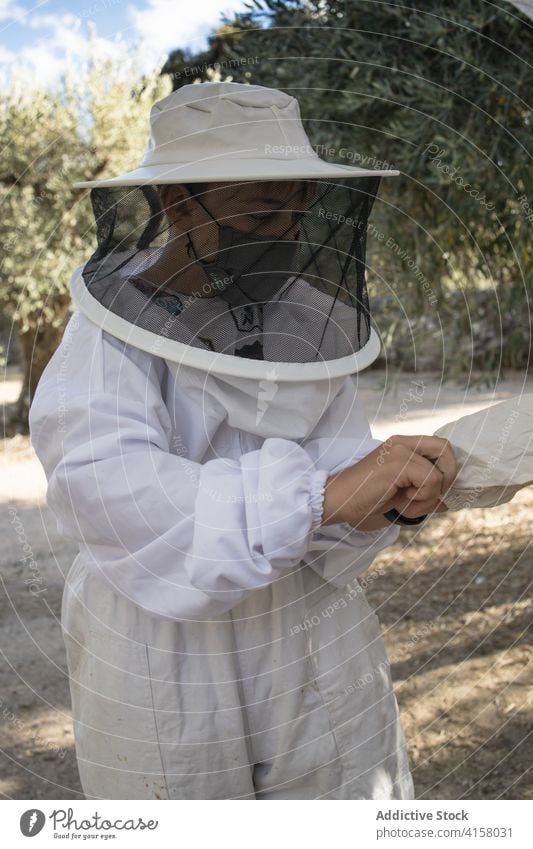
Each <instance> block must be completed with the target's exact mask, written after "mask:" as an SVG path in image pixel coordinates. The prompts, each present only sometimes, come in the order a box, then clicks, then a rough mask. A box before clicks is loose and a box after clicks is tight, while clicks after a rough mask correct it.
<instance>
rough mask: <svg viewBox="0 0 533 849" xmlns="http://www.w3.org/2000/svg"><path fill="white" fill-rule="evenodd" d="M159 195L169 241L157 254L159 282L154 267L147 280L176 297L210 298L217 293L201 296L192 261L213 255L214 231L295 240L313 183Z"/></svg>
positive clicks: (172, 190) (180, 189) (205, 186)
mask: <svg viewBox="0 0 533 849" xmlns="http://www.w3.org/2000/svg"><path fill="white" fill-rule="evenodd" d="M159 195H160V199H161V205H162V207H163V209H164V211H165V214H166V217H167V219H168V221H169V241H168V244H167V246H166V247H165V250H164V251H163V252H162V257H163V256H164V269H163V268H162V269H161V270H162V271H163V277H161V272H160V271H159V270H158V268H157V267H155V266H154V267H152V268H151V269H150V274H149V276H150V279H151V280H152V281H153V282H157V283H159V284H160V285H164V286H165V287H166V288H168V289H173V290H174V291H177V292H180V293H186V294H193V293H194V294H198V295H200V296H203V297H212V296H215V295H216V294H217V292H216V291H215V290H213V291H212V294H211V293H210V292H209V290H207V292H206V288H205V282H206V278H205V276H204V274H203V272H202V270H201V268H200V267H199V266H198V265H197V264H196V263H195V262H194V260H195V259H197V258H213V257H215V256H216V254H217V252H218V250H219V227H231V228H233V229H234V230H237V231H239V232H240V233H246V234H253V235H254V236H257V237H258V238H263V239H265V238H266V239H268V237H272V240H273V241H274V240H275V239H276V238H280V239H281V238H282V239H283V240H290V239H297V238H298V236H299V224H298V217H299V214H300V213H301V212H303V211H305V210H307V209H308V208H309V206H310V204H311V202H312V200H313V198H314V196H315V184H314V182H313V181H309V180H299V181H295V180H277V181H257V182H245V183H235V182H232V183H201V184H200V183H198V184H194V185H182V184H166V185H162V186H161V187H160V190H159ZM158 265H159V266H161V262H159V263H158ZM170 268H171V269H172V271H169V269H170Z"/></svg>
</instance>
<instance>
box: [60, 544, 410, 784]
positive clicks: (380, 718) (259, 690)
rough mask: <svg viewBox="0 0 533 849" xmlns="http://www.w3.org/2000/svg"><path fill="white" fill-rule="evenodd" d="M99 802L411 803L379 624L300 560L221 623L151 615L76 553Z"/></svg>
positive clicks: (87, 760)
mask: <svg viewBox="0 0 533 849" xmlns="http://www.w3.org/2000/svg"><path fill="white" fill-rule="evenodd" d="M62 627H63V635H64V640H65V645H66V650H67V661H68V668H69V674H70V688H71V697H72V712H73V721H74V735H75V745H76V754H77V758H78V764H79V771H80V778H81V783H82V787H83V792H84V794H85V796H86V797H87V798H90V799H412V798H414V788H413V782H412V777H411V774H410V771H409V763H408V757H407V752H406V745H405V738H404V734H403V730H402V727H401V723H400V717H399V712H398V706H397V702H396V698H395V695H394V692H393V688H392V681H391V677H390V671H389V663H388V659H387V655H386V651H385V647H384V644H383V640H382V637H381V631H380V626H379V620H378V618H377V616H376V615H375V614H374V613H373V612H372V611H371V609H370V607H369V605H368V602H367V601H366V599H365V596H364V593H363V591H362V589H361V587H360V585H359V584H358V583H357V581H352V583H351V584H350V585H349V586H348V587H346V588H344V589H338V588H334V587H333V586H332V585H331V584H328V583H326V582H324V581H323V580H322V579H321V578H320V577H319V576H318V575H317V574H316V573H315V572H314V571H313V570H312V569H310V568H309V567H307V566H303V565H302V566H300V567H298V568H296V569H294V570H293V571H292V572H289V573H288V574H287V575H286V576H284V577H283V578H281V579H279V580H277V581H276V582H274V583H273V584H270V585H269V586H266V587H265V588H264V589H260V590H258V591H257V592H255V593H253V594H252V595H251V596H249V597H248V598H247V599H246V600H245V601H244V602H242V603H241V604H239V605H238V606H237V607H235V608H233V609H232V611H231V612H230V613H228V614H225V615H224V616H222V617H221V618H220V619H219V620H216V621H208V622H196V621H191V622H178V621H176V622H174V621H169V620H164V619H160V618H156V617H152V616H150V615H148V614H147V613H145V612H144V611H143V610H142V609H141V608H140V607H138V606H137V605H135V604H133V603H132V602H130V601H129V600H128V599H127V598H125V597H124V596H122V595H120V594H118V593H116V592H114V590H113V589H112V588H111V587H110V586H109V585H108V584H107V583H105V582H103V581H101V580H100V579H99V577H98V576H95V575H93V574H91V573H90V572H89V570H88V568H87V565H86V563H85V562H84V560H83V558H82V556H81V555H79V556H78V557H77V558H76V560H75V561H74V563H73V564H72V566H71V568H70V571H69V573H68V576H67V582H66V585H65V589H64V594H63V604H62Z"/></svg>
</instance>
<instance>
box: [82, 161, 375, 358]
mask: <svg viewBox="0 0 533 849" xmlns="http://www.w3.org/2000/svg"><path fill="white" fill-rule="evenodd" d="M379 182H380V178H379V177H362V178H361V177H360V178H356V179H355V178H349V179H343V180H342V181H337V180H335V181H325V180H294V181H292V180H280V181H257V182H254V181H247V182H241V183H235V182H233V183H204V184H201V183H195V184H188V185H177V184H170V185H159V186H156V185H145V186H120V187H113V188H107V187H106V188H93V189H92V190H91V201H92V205H93V211H94V216H95V222H96V234H97V248H96V250H95V252H94V253H93V255H92V256H91V257H90V259H89V260H88V261H87V262H86V263H85V266H84V268H83V271H82V276H83V280H84V282H85V285H86V287H87V288H88V290H89V292H90V294H91V295H92V297H94V298H95V299H96V300H97V301H99V302H100V303H101V304H102V305H103V306H105V308H106V309H107V310H109V311H111V312H114V313H116V314H117V315H119V316H120V317H121V318H123V319H126V320H127V321H128V322H129V323H130V324H131V325H132V326H133V328H135V327H138V328H142V329H143V330H147V331H149V332H151V333H152V334H156V335H157V336H164V337H165V338H167V339H171V340H174V341H177V342H181V343H184V344H186V345H189V346H191V345H192V346H196V347H198V348H204V349H207V350H211V351H216V352H217V353H223V354H231V355H234V356H238V357H243V358H249V359H255V360H267V361H273V362H278V363H279V362H286V363H308V362H317V361H324V360H326V361H329V360H335V359H338V358H341V357H346V356H349V355H351V354H353V353H356V352H358V351H359V350H361V348H363V347H364V346H365V344H366V343H367V342H368V339H369V336H370V309H369V302H368V295H367V289H366V282H365V270H366V269H365V246H366V234H367V222H368V217H369V214H370V211H371V208H372V204H373V201H374V199H375V196H376V193H377V191H378V187H379ZM134 340H135V337H134V331H132V335H131V341H132V342H133V343H134Z"/></svg>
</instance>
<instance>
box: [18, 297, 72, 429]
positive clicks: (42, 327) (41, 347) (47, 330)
mask: <svg viewBox="0 0 533 849" xmlns="http://www.w3.org/2000/svg"><path fill="white" fill-rule="evenodd" d="M68 307H69V301H68V300H67V301H66V302H65V303H59V304H58V305H57V309H56V319H55V321H54V324H50V323H46V322H45V321H44V320H43V319H41V318H38V319H37V320H36V321H35V322H34V323H32V324H31V326H30V327H29V329H28V330H26V331H24V332H21V331H19V342H20V351H21V355H22V363H23V369H24V376H23V380H22V389H21V391H20V395H19V397H18V400H17V402H16V404H15V405H14V408H13V410H12V412H11V416H10V424H11V429H12V430H13V431H15V432H18V433H28V430H29V428H28V412H29V409H30V404H31V402H32V399H33V396H34V394H35V390H36V388H37V384H38V383H39V380H40V379H41V375H42V373H43V371H44V369H45V366H46V364H47V363H48V360H49V359H50V357H51V356H52V354H53V353H54V351H55V349H56V348H57V346H58V345H59V343H60V341H61V338H62V336H63V330H64V326H65V321H64V320H65V316H66V314H67V310H68Z"/></svg>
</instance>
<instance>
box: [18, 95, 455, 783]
mask: <svg viewBox="0 0 533 849" xmlns="http://www.w3.org/2000/svg"><path fill="white" fill-rule="evenodd" d="M395 173H397V172H392V171H390V172H386V171H385V172H381V171H369V170H364V169H359V168H353V167H344V166H340V165H335V164H331V163H326V162H323V161H322V160H321V159H320V158H319V157H318V156H317V155H316V153H315V152H314V151H313V150H312V148H311V146H310V144H309V141H308V139H307V136H306V134H305V132H304V129H303V127H302V124H301V120H300V115H299V110H298V103H297V101H296V100H295V99H294V98H292V97H289V96H288V95H286V94H284V93H283V92H280V91H276V90H272V89H267V88H263V87H260V86H253V85H241V84H237V83H205V84H202V85H188V86H184V87H183V88H181V89H180V90H179V91H177V92H174V93H172V94H171V95H169V96H168V97H166V98H165V99H163V100H161V101H160V102H158V103H156V104H155V105H154V106H153V107H152V110H151V115H150V137H149V141H148V144H147V147H146V151H145V154H144V159H143V162H142V164H141V166H140V167H139V168H137V169H136V170H134V171H132V172H129V173H127V174H125V175H122V176H120V177H113V178H109V179H102V180H98V181H90V182H83V183H78V184H77V185H79V186H89V187H91V188H92V191H91V200H92V203H93V209H94V213H95V220H96V228H97V242H98V244H97V249H96V251H95V252H94V253H93V255H92V256H91V258H90V259H89V260H88V261H87V262H86V263H85V264H84V265H83V266H82V267H80V268H79V269H77V270H76V271H75V273H74V275H73V277H72V284H71V288H72V297H73V300H74V304H75V307H76V310H75V312H74V314H73V315H72V317H71V319H70V321H69V323H68V326H67V329H66V332H65V335H64V338H63V341H62V343H61V345H60V347H59V349H58V350H57V351H56V353H55V354H54V356H53V357H52V359H51V361H50V363H49V365H48V366H47V368H46V370H45V372H44V374H43V377H42V379H41V382H40V384H39V386H38V389H37V393H36V396H35V399H34V402H33V405H32V408H31V413H30V426H31V436H32V441H33V445H34V446H35V449H36V451H37V454H38V456H39V458H40V460H41V462H42V464H43V466H44V468H45V470H46V474H47V478H48V495H47V501H48V504H49V506H50V508H51V509H52V511H53V513H54V514H55V516H56V518H57V521H58V524H59V527H60V530H61V532H62V533H63V534H64V536H65V537H66V538H69V539H72V540H75V541H76V542H77V543H78V544H79V549H80V551H79V555H78V556H77V557H76V560H75V561H74V563H73V565H72V567H71V569H70V571H69V573H68V577H67V581H66V586H65V591H64V595H63V606H62V627H63V633H64V639H65V643H66V648H67V658H68V667H69V673H70V686H71V695H72V711H73V720H74V732H75V743H76V753H77V757H78V763H79V771H80V777H81V782H82V786H83V791H84V793H85V795H86V796H87V798H102V799H113V798H117V799H145V798H146V799H149V798H160V799H169V798H172V799H230V798H231V799H409V798H413V796H414V788H413V782H412V778H411V774H410V770H409V763H408V758H407V754H406V746H405V740H404V735H403V732H402V727H401V723H400V718H399V714H398V707H397V703H396V699H395V696H394V692H393V687H392V682H391V676H390V672H389V664H388V660H387V655H386V652H385V649H384V645H383V641H382V638H381V633H380V627H379V621H378V619H377V617H376V615H375V614H374V613H373V612H372V611H371V609H370V608H369V605H368V603H367V601H366V600H365V597H364V594H363V592H362V589H361V586H360V584H358V582H357V577H358V576H359V575H360V574H361V573H362V572H364V571H365V570H366V569H368V567H369V566H370V564H371V563H372V561H373V559H374V558H375V556H376V554H377V553H378V552H379V551H381V550H382V549H383V548H385V547H386V546H388V545H391V544H392V543H393V542H395V540H396V539H397V537H398V533H399V525H398V522H402V521H405V522H409V521H414V522H416V521H419V520H418V519H417V518H415V517H420V516H424V515H427V514H428V513H431V512H434V511H439V510H444V509H446V507H445V505H444V503H443V502H442V501H441V498H440V496H441V494H442V493H443V492H444V491H445V490H446V489H447V487H448V486H449V485H450V483H451V481H452V480H453V478H454V475H455V461H454V457H453V453H452V451H451V449H450V447H449V444H448V442H447V440H445V439H440V438H438V437H433V436H427V437H392V438H391V440H390V441H387V445H386V446H383V445H382V444H381V443H380V442H379V441H378V440H376V439H373V438H372V436H371V433H370V430H369V426H368V421H367V419H366V417H365V414H364V411H363V410H362V408H361V405H360V403H359V400H358V397H357V373H358V372H359V371H360V370H361V369H363V368H365V367H366V366H368V365H369V364H370V363H371V362H372V361H373V360H374V359H375V358H376V356H377V355H378V352H379V343H378V339H377V336H376V333H375V331H374V330H373V329H372V327H371V324H370V313H369V306H368V299H367V294H366V286H365V266H364V246H365V235H366V222H367V218H368V214H369V212H370V209H371V206H372V201H373V199H374V196H375V193H376V191H377V188H378V184H379V180H380V177H381V176H389V175H391V174H395ZM385 514H387V516H385ZM402 516H403V517H405V518H403V519H402Z"/></svg>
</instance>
